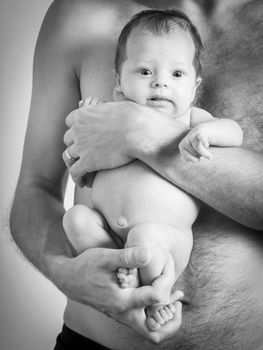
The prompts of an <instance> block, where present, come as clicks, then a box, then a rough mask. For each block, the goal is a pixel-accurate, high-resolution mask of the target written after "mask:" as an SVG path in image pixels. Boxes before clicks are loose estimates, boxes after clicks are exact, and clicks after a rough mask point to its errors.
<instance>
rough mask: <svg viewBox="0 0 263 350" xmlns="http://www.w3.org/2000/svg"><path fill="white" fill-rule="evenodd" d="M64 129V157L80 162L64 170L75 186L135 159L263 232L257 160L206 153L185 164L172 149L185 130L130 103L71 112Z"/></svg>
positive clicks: (239, 153)
mask: <svg viewBox="0 0 263 350" xmlns="http://www.w3.org/2000/svg"><path fill="white" fill-rule="evenodd" d="M67 124H68V126H69V127H70V129H69V130H68V131H67V133H66V135H65V142H66V144H67V145H68V146H69V149H70V154H71V155H73V156H74V157H76V158H77V157H80V158H79V160H78V161H76V162H75V163H74V165H73V166H72V167H71V168H70V173H71V174H72V177H73V179H74V180H75V181H76V182H79V183H80V182H81V177H82V176H83V175H84V174H86V173H87V172H91V171H94V170H100V169H107V168H113V167H116V166H120V165H123V164H125V163H127V162H129V161H130V160H131V159H134V158H138V159H140V160H142V161H143V162H145V163H146V164H148V165H149V166H150V167H152V168H153V169H154V170H155V171H156V172H158V173H159V174H161V175H162V176H163V177H164V178H166V179H167V180H169V181H170V182H172V183H174V184H175V185H177V186H179V187H181V188H182V189H183V190H185V191H186V192H189V193H191V194H192V195H193V196H195V197H197V198H199V199H200V200H202V201H203V202H205V203H207V204H208V205H209V206H211V207H213V208H214V209H216V210H217V211H219V212H221V213H223V214H224V215H226V216H228V217H230V218H232V219H234V220H236V221H238V222H239V223H241V224H243V225H245V226H248V227H251V228H253V229H256V230H261V229H262V228H263V177H262V173H263V155H262V154H260V153H257V152H254V151H249V150H245V149H240V148H234V147H231V148H215V147H214V148H213V147H212V148H211V152H212V155H213V158H212V159H209V160H206V159H203V160H201V161H199V162H195V163H191V162H187V161H185V160H184V159H183V158H182V156H181V155H180V153H179V151H178V145H179V143H180V141H181V140H182V138H183V137H184V136H185V135H186V133H187V132H188V131H189V129H188V128H187V127H186V126H184V125H182V124H179V123H178V122H177V121H176V120H174V119H172V118H169V117H166V116H164V115H163V114H158V112H157V111H153V110H151V109H149V108H147V107H143V106H138V105H135V104H133V103H131V102H121V103H105V104H103V105H100V106H94V107H89V108H86V109H84V108H83V109H81V110H76V111H74V112H72V113H70V114H69V116H68V117H67ZM80 125H81V128H82V129H81V128H80ZM85 135H86V137H84V136H85ZM98 135H100V137H98ZM83 140H84V141H83ZM73 141H74V145H73Z"/></svg>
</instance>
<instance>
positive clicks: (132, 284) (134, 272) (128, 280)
mask: <svg viewBox="0 0 263 350" xmlns="http://www.w3.org/2000/svg"><path fill="white" fill-rule="evenodd" d="M117 278H118V280H119V283H120V286H121V287H122V288H137V287H139V285H140V280H139V273H138V269H126V268H123V267H120V268H119V270H118V272H117Z"/></svg>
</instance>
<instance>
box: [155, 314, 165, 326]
mask: <svg viewBox="0 0 263 350" xmlns="http://www.w3.org/2000/svg"><path fill="white" fill-rule="evenodd" d="M160 311H161V310H159V311H155V312H154V314H153V315H152V317H153V318H154V319H155V321H156V322H157V323H159V324H160V325H161V326H163V325H164V324H165V320H164V319H163V317H162V314H161V313H160Z"/></svg>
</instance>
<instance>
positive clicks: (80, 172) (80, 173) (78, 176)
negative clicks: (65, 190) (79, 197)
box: [69, 160, 87, 187]
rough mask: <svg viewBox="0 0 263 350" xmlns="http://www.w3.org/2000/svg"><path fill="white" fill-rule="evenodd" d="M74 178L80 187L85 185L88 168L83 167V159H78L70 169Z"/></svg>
mask: <svg viewBox="0 0 263 350" xmlns="http://www.w3.org/2000/svg"><path fill="white" fill-rule="evenodd" d="M69 172H70V175H71V177H72V180H73V181H74V182H75V183H76V184H77V185H78V186H80V187H83V186H85V179H84V175H86V173H87V172H86V170H84V169H81V161H80V160H77V161H76V162H75V163H74V164H73V165H72V166H71V167H70V169H69Z"/></svg>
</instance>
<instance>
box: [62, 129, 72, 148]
mask: <svg viewBox="0 0 263 350" xmlns="http://www.w3.org/2000/svg"><path fill="white" fill-rule="evenodd" d="M63 141H64V143H65V144H66V145H67V146H70V145H72V144H73V143H74V138H73V135H72V131H71V129H68V130H67V131H66V132H65V134H64V137H63Z"/></svg>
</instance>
